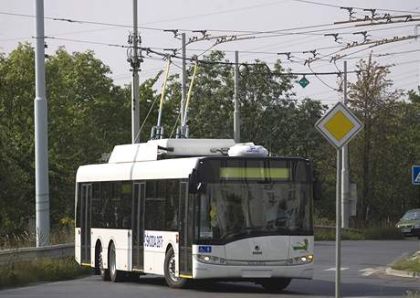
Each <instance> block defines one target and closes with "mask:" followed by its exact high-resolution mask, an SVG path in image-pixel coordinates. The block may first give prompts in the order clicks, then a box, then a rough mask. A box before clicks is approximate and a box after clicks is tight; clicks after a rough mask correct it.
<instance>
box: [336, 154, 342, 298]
mask: <svg viewBox="0 0 420 298" xmlns="http://www.w3.org/2000/svg"><path fill="white" fill-rule="evenodd" d="M342 160H343V152H342V150H341V149H340V148H339V149H337V183H336V185H337V186H336V188H337V189H336V206H335V210H336V221H335V265H336V267H335V298H339V297H340V288H341V287H340V280H341V174H342V173H341V166H342Z"/></svg>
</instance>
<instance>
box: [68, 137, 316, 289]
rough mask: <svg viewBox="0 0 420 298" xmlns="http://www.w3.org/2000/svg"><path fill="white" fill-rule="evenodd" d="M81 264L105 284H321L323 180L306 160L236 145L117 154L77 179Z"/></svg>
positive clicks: (154, 145) (181, 142)
mask: <svg viewBox="0 0 420 298" xmlns="http://www.w3.org/2000/svg"><path fill="white" fill-rule="evenodd" d="M76 180H77V181H76V204H75V207H76V231H75V235H76V239H75V257H76V260H77V262H79V263H80V264H82V265H87V266H90V267H93V268H95V272H96V273H98V274H101V275H102V277H103V279H105V280H108V279H111V280H112V281H118V280H122V279H124V278H127V277H129V276H134V275H137V277H138V276H139V275H140V274H155V275H161V276H164V277H165V280H166V283H167V284H168V286H170V287H174V288H179V287H183V286H185V285H186V283H187V281H188V280H190V279H218V280H242V281H244V280H246V281H253V282H256V283H259V284H261V285H262V286H263V287H265V288H266V289H268V290H271V291H273V290H274V291H275V290H281V289H283V288H285V287H287V285H288V284H289V283H290V281H291V279H294V278H296V279H310V278H312V274H313V261H314V257H313V250H314V236H313V224H312V196H313V191H312V190H313V185H312V181H313V177H312V170H311V164H310V162H309V161H308V160H307V159H304V158H283V157H268V156H267V150H266V149H264V148H263V147H261V146H254V145H253V144H252V143H248V144H236V145H235V143H234V141H233V140H209V139H160V140H151V141H148V142H147V143H144V144H133V145H121V146H116V147H115V148H114V150H113V152H112V154H111V156H110V158H109V161H108V163H104V164H95V165H85V166H81V167H80V168H79V169H78V171H77V179H76Z"/></svg>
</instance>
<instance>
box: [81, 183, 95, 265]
mask: <svg viewBox="0 0 420 298" xmlns="http://www.w3.org/2000/svg"><path fill="white" fill-rule="evenodd" d="M91 202H92V184H82V186H81V190H80V206H81V208H80V214H79V216H80V228H81V231H80V237H81V239H80V247H81V261H82V264H90V226H91V215H92V212H91Z"/></svg>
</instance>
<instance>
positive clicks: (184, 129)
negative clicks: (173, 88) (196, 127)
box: [177, 33, 188, 138]
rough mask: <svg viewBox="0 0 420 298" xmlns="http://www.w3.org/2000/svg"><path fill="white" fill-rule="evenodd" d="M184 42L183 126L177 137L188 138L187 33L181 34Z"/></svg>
mask: <svg viewBox="0 0 420 298" xmlns="http://www.w3.org/2000/svg"><path fill="white" fill-rule="evenodd" d="M181 41H182V74H181V75H182V84H181V96H182V97H181V125H180V128H179V133H178V134H177V137H180V138H187V137H188V131H187V130H188V128H187V125H186V123H185V101H186V99H187V66H186V56H187V53H186V52H187V51H186V46H187V45H186V35H185V33H182V34H181Z"/></svg>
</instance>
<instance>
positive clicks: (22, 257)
mask: <svg viewBox="0 0 420 298" xmlns="http://www.w3.org/2000/svg"><path fill="white" fill-rule="evenodd" d="M72 256H74V243H65V244H57V245H50V246H43V247H22V248H13V249H6V250H0V265H4V264H10V263H14V262H18V261H19V262H20V261H30V260H33V259H41V258H53V259H56V258H63V257H72Z"/></svg>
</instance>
